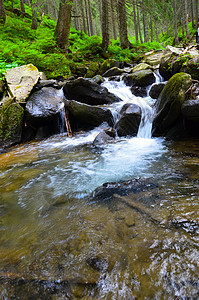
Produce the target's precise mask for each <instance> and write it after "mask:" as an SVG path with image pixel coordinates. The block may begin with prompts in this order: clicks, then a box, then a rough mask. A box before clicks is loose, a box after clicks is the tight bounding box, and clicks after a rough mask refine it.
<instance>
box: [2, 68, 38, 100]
mask: <svg viewBox="0 0 199 300" xmlns="http://www.w3.org/2000/svg"><path fill="white" fill-rule="evenodd" d="M5 78H6V82H7V85H8V87H9V90H10V92H11V96H12V97H15V99H16V102H24V101H25V100H26V99H27V98H28V96H29V95H30V93H31V91H32V89H33V88H34V86H35V85H36V83H37V82H38V80H39V78H40V73H39V71H38V69H37V68H36V67H35V66H33V65H32V64H29V65H25V66H21V67H17V68H13V69H10V70H7V71H6V74H5Z"/></svg>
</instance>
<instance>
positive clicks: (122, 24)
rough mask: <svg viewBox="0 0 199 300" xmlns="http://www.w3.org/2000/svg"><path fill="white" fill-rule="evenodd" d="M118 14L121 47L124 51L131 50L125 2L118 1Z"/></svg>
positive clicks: (123, 0)
mask: <svg viewBox="0 0 199 300" xmlns="http://www.w3.org/2000/svg"><path fill="white" fill-rule="evenodd" d="M117 9H118V10H117V13H118V24H119V35H120V47H121V48H122V49H125V48H129V46H130V43H129V40H128V32H127V18H126V6H125V0H117Z"/></svg>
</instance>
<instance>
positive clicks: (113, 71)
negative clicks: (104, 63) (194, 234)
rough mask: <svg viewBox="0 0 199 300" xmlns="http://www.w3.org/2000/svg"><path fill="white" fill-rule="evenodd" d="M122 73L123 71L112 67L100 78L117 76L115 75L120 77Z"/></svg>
mask: <svg viewBox="0 0 199 300" xmlns="http://www.w3.org/2000/svg"><path fill="white" fill-rule="evenodd" d="M123 73H124V70H122V69H120V68H117V67H113V68H111V69H109V70H107V71H106V72H105V73H104V74H103V75H102V76H103V77H111V76H117V75H122V74H123Z"/></svg>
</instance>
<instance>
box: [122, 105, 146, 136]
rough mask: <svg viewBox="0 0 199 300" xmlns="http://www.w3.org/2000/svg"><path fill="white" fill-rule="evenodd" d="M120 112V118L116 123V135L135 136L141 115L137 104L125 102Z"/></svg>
mask: <svg viewBox="0 0 199 300" xmlns="http://www.w3.org/2000/svg"><path fill="white" fill-rule="evenodd" d="M120 114H121V118H120V119H119V121H118V122H117V124H116V131H117V134H118V136H136V135H137V132H138V129H139V125H140V121H141V115H142V112H141V108H140V107H139V105H137V104H130V103H127V104H125V105H124V106H123V108H122V110H121V112H120Z"/></svg>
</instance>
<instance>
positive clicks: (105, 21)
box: [102, 0, 110, 50]
mask: <svg viewBox="0 0 199 300" xmlns="http://www.w3.org/2000/svg"><path fill="white" fill-rule="evenodd" d="M102 11H103V14H102V47H103V48H104V49H105V50H106V49H107V48H108V46H109V43H110V30H109V1H108V0H102Z"/></svg>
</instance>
